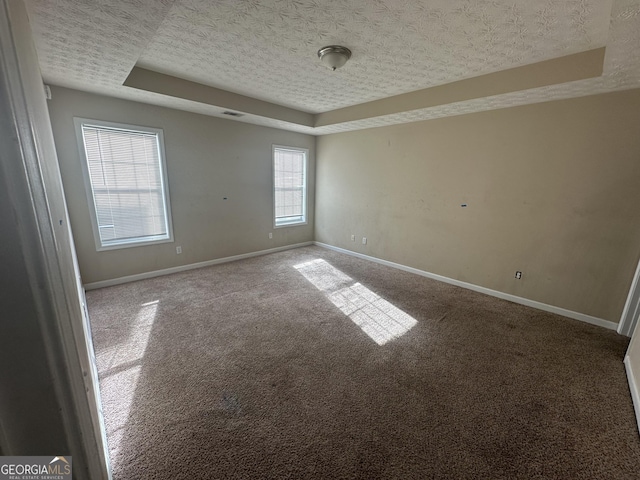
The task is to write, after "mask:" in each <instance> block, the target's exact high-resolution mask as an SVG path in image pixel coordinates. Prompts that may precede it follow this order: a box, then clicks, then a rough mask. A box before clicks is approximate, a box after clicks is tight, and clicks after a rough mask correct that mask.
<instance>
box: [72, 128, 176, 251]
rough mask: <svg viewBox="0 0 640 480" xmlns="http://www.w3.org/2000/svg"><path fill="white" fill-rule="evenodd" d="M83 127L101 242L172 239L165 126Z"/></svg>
mask: <svg viewBox="0 0 640 480" xmlns="http://www.w3.org/2000/svg"><path fill="white" fill-rule="evenodd" d="M81 132H82V140H83V143H84V151H85V156H86V166H87V173H88V177H89V183H90V190H91V197H92V200H93V206H94V208H95V215H94V216H93V217H94V230H97V237H98V238H97V239H96V243H97V244H98V245H97V246H98V247H102V248H105V247H113V246H127V245H133V244H140V243H150V242H156V241H167V240H170V239H171V237H172V235H171V224H170V219H169V208H168V194H167V190H166V185H165V179H164V175H163V174H164V165H163V158H162V149H161V131H152V130H149V131H145V130H140V131H138V130H128V129H124V128H114V127H110V126H104V125H94V124H90V123H82V124H81ZM98 240H99V243H98Z"/></svg>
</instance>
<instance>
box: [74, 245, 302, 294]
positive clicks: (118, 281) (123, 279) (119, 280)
mask: <svg viewBox="0 0 640 480" xmlns="http://www.w3.org/2000/svg"><path fill="white" fill-rule="evenodd" d="M309 245H313V242H303V243H295V244H293V245H284V246H282V247H276V248H269V249H268V250H259V251H257V252H249V253H243V254H241V255H233V256H231V257H224V258H216V259H214V260H207V261H206V262H198V263H190V264H188V265H179V266H177V267H171V268H164V269H162V270H154V271H152V272H145V273H137V274H135V275H127V276H126V277H118V278H112V279H110V280H101V281H99V282H91V283H85V284H84V289H85V290H95V289H96V288H104V287H111V286H113V285H120V284H122V283H129V282H135V281H137V280H144V279H146V278H154V277H160V276H162V275H170V274H172V273H178V272H184V271H186V270H193V269H195V268H202V267H209V266H211V265H218V264H220V263H227V262H234V261H236V260H242V259H245V258H251V257H259V256H260V255H267V254H269V253H276V252H282V251H284V250H291V249H294V248H300V247H307V246H309Z"/></svg>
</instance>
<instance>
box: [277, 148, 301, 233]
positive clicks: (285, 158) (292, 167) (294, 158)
mask: <svg viewBox="0 0 640 480" xmlns="http://www.w3.org/2000/svg"><path fill="white" fill-rule="evenodd" d="M308 152H309V151H308V150H305V149H300V148H290V147H279V146H276V145H274V146H273V190H274V192H273V195H274V202H273V203H274V211H275V222H274V224H275V226H276V227H286V226H290V225H301V224H305V223H307V155H308Z"/></svg>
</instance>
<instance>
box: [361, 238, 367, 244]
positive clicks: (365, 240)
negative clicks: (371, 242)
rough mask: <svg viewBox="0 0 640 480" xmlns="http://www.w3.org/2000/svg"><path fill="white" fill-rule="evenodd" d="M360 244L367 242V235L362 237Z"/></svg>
mask: <svg viewBox="0 0 640 480" xmlns="http://www.w3.org/2000/svg"><path fill="white" fill-rule="evenodd" d="M362 244H363V245H366V244H367V237H362Z"/></svg>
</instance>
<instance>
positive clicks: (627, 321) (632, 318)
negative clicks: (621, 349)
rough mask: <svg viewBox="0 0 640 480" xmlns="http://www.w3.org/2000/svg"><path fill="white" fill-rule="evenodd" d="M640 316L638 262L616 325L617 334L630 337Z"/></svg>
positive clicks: (639, 265)
mask: <svg viewBox="0 0 640 480" xmlns="http://www.w3.org/2000/svg"><path fill="white" fill-rule="evenodd" d="M639 316H640V262H638V266H637V267H636V273H635V274H634V275H633V281H632V282H631V288H630V289H629V295H627V301H626V302H625V305H624V309H623V310H622V316H621V317H620V323H619V324H618V333H619V334H620V335H625V336H627V337H631V336H632V335H633V332H634V330H635V328H636V325H637V323H638V317H639Z"/></svg>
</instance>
